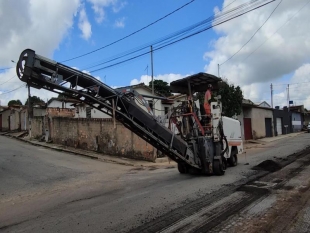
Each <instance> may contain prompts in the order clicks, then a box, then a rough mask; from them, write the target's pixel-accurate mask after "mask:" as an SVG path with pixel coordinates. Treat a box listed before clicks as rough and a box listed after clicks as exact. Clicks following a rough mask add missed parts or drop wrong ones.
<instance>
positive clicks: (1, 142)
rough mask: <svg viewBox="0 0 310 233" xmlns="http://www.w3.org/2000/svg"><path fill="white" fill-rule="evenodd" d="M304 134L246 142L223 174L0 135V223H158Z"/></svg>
mask: <svg viewBox="0 0 310 233" xmlns="http://www.w3.org/2000/svg"><path fill="white" fill-rule="evenodd" d="M309 139H310V134H301V135H299V136H296V137H292V138H286V139H282V140H279V141H276V142H273V143H269V144H268V145H265V146H262V147H261V148H257V149H253V150H249V151H248V152H247V153H246V155H241V156H240V157H239V165H238V166H237V167H233V168H229V169H228V170H227V171H226V174H225V175H224V176H222V177H216V176H211V177H205V176H195V175H181V174H179V173H178V171H177V170H176V169H175V168H171V167H169V166H168V167H161V168H156V167H148V168H141V167H130V166H123V165H117V164H112V163H104V162H100V161H97V160H92V159H89V158H84V157H80V156H76V155H72V154H67V153H60V152H56V151H52V150H49V149H45V148H41V147H35V146H32V145H29V144H26V143H24V142H20V141H18V140H15V139H10V138H7V137H4V136H0V153H1V155H0V210H1V211H0V231H1V232H86V231H88V232H128V231H132V232H139V231H141V230H139V229H140V228H139V227H141V226H145V225H148V224H150V223H152V222H154V223H155V222H159V220H160V221H161V222H160V224H157V225H156V227H165V224H167V225H168V224H170V221H175V220H177V219H178V218H181V217H182V216H181V215H184V214H186V211H187V209H186V208H189V207H188V206H189V205H191V206H192V207H193V203H197V201H200V200H201V201H204V200H206V201H207V200H211V199H210V198H209V197H211V196H212V195H213V196H216V195H217V193H218V191H219V190H223V189H225V188H229V187H234V186H238V185H240V183H242V182H243V183H244V182H247V180H248V179H249V178H250V177H252V176H255V175H256V174H257V173H258V172H257V171H253V170H251V167H252V166H254V165H257V164H258V163H260V162H262V161H264V160H266V159H280V158H286V157H287V156H288V155H290V154H293V153H294V152H297V151H299V150H302V149H304V148H305V147H306V146H308V145H309ZM246 164H248V165H246ZM200 205H201V203H200ZM185 207H186V208H185ZM182 209H183V210H184V211H183V212H182V211H179V210H182ZM176 210H178V211H176ZM185 210H186V211H185ZM189 211H195V209H194V207H193V208H192V209H189ZM169 213H171V214H170V215H169ZM172 214H173V216H172ZM165 216H168V217H169V219H167V220H165ZM156 227H154V228H152V229H153V230H148V232H152V231H154V232H155V231H158V230H159V228H156ZM141 232H142V231H141Z"/></svg>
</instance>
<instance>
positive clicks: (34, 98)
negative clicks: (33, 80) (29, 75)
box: [25, 95, 45, 106]
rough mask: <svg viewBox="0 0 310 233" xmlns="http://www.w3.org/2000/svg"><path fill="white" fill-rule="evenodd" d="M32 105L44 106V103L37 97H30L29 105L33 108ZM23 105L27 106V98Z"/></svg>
mask: <svg viewBox="0 0 310 233" xmlns="http://www.w3.org/2000/svg"><path fill="white" fill-rule="evenodd" d="M34 104H45V101H44V100H42V99H40V97H38V96H35V95H34V96H30V105H31V106H33V105H34ZM25 105H28V98H27V100H26V102H25Z"/></svg>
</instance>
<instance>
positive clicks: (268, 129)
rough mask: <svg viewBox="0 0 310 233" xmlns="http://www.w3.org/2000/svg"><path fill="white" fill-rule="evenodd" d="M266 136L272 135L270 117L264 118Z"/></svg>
mask: <svg viewBox="0 0 310 233" xmlns="http://www.w3.org/2000/svg"><path fill="white" fill-rule="evenodd" d="M265 128H266V137H272V125H271V118H265Z"/></svg>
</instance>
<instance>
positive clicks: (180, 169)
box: [178, 163, 188, 174]
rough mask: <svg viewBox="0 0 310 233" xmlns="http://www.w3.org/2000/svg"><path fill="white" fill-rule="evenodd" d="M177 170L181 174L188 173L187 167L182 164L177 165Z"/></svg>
mask: <svg viewBox="0 0 310 233" xmlns="http://www.w3.org/2000/svg"><path fill="white" fill-rule="evenodd" d="M178 170H179V172H180V173H181V174H186V173H188V167H187V165H186V164H184V163H178Z"/></svg>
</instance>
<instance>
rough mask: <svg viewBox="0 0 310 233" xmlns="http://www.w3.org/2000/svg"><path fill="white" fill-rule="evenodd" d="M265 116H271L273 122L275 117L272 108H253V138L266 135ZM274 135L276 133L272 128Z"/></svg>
mask: <svg viewBox="0 0 310 233" xmlns="http://www.w3.org/2000/svg"><path fill="white" fill-rule="evenodd" d="M265 118H271V122H272V119H273V112H272V110H267V109H263V108H252V111H251V119H252V120H251V121H252V134H253V139H258V138H264V137H266V128H265ZM273 128H274V127H273V126H272V129H273ZM272 135H274V130H272Z"/></svg>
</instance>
